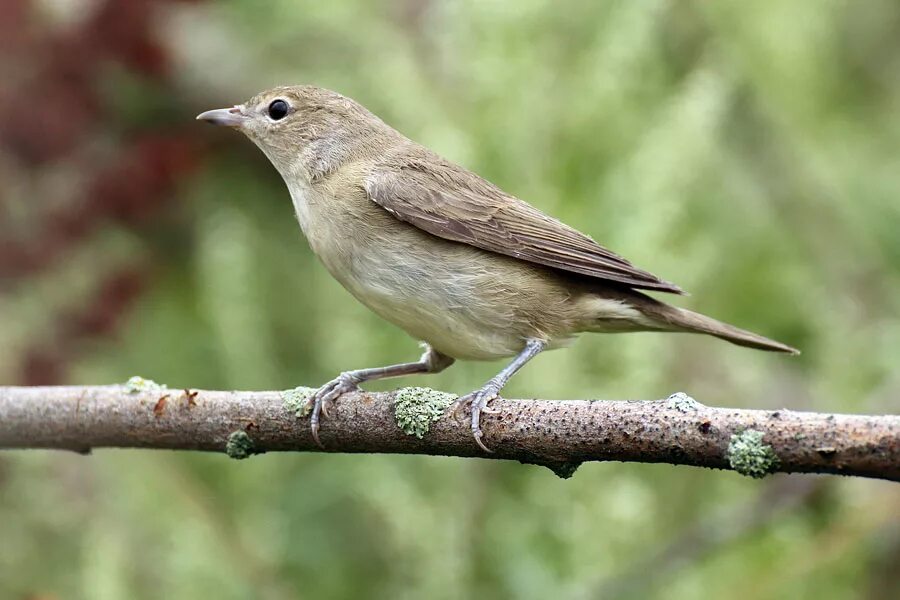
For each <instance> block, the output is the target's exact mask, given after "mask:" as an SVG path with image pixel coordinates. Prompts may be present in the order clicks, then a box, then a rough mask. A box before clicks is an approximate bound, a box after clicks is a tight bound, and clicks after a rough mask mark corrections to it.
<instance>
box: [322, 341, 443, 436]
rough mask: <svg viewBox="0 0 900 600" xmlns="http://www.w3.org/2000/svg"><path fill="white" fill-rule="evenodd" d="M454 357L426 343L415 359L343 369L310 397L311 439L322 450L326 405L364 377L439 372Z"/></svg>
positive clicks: (374, 377)
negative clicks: (321, 424) (366, 367)
mask: <svg viewBox="0 0 900 600" xmlns="http://www.w3.org/2000/svg"><path fill="white" fill-rule="evenodd" d="M453 362H454V359H453V358H451V357H449V356H446V355H444V354H441V353H440V352H438V351H437V350H435V349H434V348H432V347H431V346H429V345H427V344H426V345H425V353H424V354H422V358H420V359H419V360H418V361H416V362H410V363H402V364H399V365H390V366H387V367H375V368H373V369H357V370H356V371H344V372H343V373H341V374H340V375H338V376H337V377H335V378H334V379H332V380H331V381H329V382H328V383H326V384H325V385H323V386H322V387H320V388H319V389H318V390H316V393H315V394H313V395H312V397H310V399H309V402H308V406H309V407H310V408H311V413H310V417H309V426H310V429H311V430H312V435H313V439H314V440H316V444H318V445H319V447H320V448H322V449H323V450H324V449H325V447H324V446H323V445H322V442H320V441H319V419H320V414H324V415H325V416H326V417H327V416H328V405H329V404H331V403H332V402H334V401H335V400H337V399H338V398H339V397H340V396H341V395H342V394H344V393H346V392H353V391H356V390H358V389H359V384H360V383H363V382H364V381H374V380H375V379H386V378H388V377H400V376H402V375H414V374H416V373H439V372H440V371H443V370H444V369H446V368H447V367H449V366H450V365H452V364H453Z"/></svg>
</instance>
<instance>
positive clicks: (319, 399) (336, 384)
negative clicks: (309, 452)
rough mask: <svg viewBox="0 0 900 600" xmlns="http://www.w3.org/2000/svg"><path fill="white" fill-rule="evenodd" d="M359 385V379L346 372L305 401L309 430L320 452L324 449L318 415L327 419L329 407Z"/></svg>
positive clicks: (357, 389) (356, 389) (355, 389)
mask: <svg viewBox="0 0 900 600" xmlns="http://www.w3.org/2000/svg"><path fill="white" fill-rule="evenodd" d="M359 383H360V381H359V378H357V377H356V376H354V374H353V373H351V372H349V371H346V372H344V373H341V374H340V375H338V376H337V377H335V378H334V379H332V380H331V381H329V382H328V383H326V384H325V385H323V386H322V387H320V388H319V389H318V390H316V393H315V394H313V395H312V396H310V398H309V400H308V401H307V406H308V407H309V408H310V415H309V428H310V430H311V431H312V436H313V439H314V440H315V441H316V445H318V446H319V448H321V449H322V450H324V449H325V446H323V445H322V442H321V441H319V419H320V415H324V416H325V417H328V409H329V407H330V406H331V405H332V404H333V403H334V402H335V401H336V400H337V399H338V398H340V397H341V396H342V395H344V394H346V393H347V392H356V391H359Z"/></svg>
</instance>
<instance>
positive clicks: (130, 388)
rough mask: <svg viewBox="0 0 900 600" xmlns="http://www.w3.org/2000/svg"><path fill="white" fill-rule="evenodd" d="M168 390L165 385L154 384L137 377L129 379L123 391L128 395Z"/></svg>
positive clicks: (149, 380) (150, 380)
mask: <svg viewBox="0 0 900 600" xmlns="http://www.w3.org/2000/svg"><path fill="white" fill-rule="evenodd" d="M166 389H168V388H167V387H166V386H165V384H161V383H156V382H155V381H153V380H152V379H144V378H143V377H140V376H138V375H135V376H134V377H131V378H129V379H128V381H126V382H125V391H126V392H127V393H129V394H139V393H141V392H159V391H163V390H166Z"/></svg>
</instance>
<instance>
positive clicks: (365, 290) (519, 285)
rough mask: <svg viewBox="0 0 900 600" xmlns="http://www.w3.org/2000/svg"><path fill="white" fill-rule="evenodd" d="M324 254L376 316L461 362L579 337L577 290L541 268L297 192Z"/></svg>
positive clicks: (303, 217)
mask: <svg viewBox="0 0 900 600" xmlns="http://www.w3.org/2000/svg"><path fill="white" fill-rule="evenodd" d="M292 195H293V196H294V203H295V206H296V208H297V215H298V218H299V220H300V222H301V225H302V226H303V230H304V232H305V233H306V235H307V238H308V240H309V242H310V246H311V247H312V249H313V251H314V252H315V253H316V254H317V255H318V257H319V259H320V260H321V261H322V263H323V264H324V265H325V267H326V268H327V269H328V271H329V272H330V273H331V275H332V276H333V277H334V278H335V279H337V280H338V281H339V282H340V283H341V285H343V286H344V287H345V288H346V289H347V290H348V291H349V292H350V293H351V294H353V296H355V297H356V299H357V300H359V301H360V302H362V303H363V304H364V305H366V306H367V307H368V308H369V309H371V310H372V311H373V312H375V313H376V314H378V315H379V316H381V317H382V318H384V319H386V320H387V321H389V322H391V323H393V324H395V325H397V326H398V327H400V328H402V329H403V330H405V331H406V332H407V333H409V334H410V335H411V336H413V337H414V338H416V339H419V340H422V341H425V342H427V343H429V344H430V345H431V346H432V347H434V348H435V349H436V350H438V351H439V352H442V353H444V354H446V355H448V356H452V357H454V358H460V359H472V360H492V359H497V358H502V357H506V356H512V355H514V354H517V353H518V352H519V351H521V349H522V348H523V347H524V345H525V341H526V340H527V339H528V338H530V337H540V338H542V339H546V340H547V341H548V342H550V344H551V346H556V345H564V344H565V342H566V341H567V340H568V339H570V338H571V334H572V331H570V329H571V328H570V327H569V325H570V324H569V323H567V322H565V321H566V319H565V317H564V314H565V312H566V311H567V310H571V303H570V298H569V293H568V292H567V291H566V290H565V289H564V286H562V285H560V283H559V281H557V280H556V279H554V278H553V277H550V276H549V275H547V274H546V273H544V272H543V271H541V270H540V269H536V268H535V267H533V266H528V265H526V264H525V263H522V262H520V261H517V260H515V259H511V258H507V257H503V256H499V255H496V254H493V253H490V252H486V251H483V250H479V249H477V248H474V247H471V246H467V245H465V244H458V243H455V242H449V241H446V240H442V239H440V238H437V237H434V236H432V235H430V234H427V233H424V232H422V231H421V230H419V229H416V228H415V227H413V226H411V225H408V224H406V223H402V222H400V221H397V220H396V219H395V218H394V217H393V216H391V215H389V214H388V213H387V212H385V211H384V210H382V209H381V208H379V207H377V206H375V205H374V204H373V203H371V202H370V201H368V200H367V199H366V200H364V203H362V204H357V205H352V206H351V208H352V211H351V210H348V208H347V207H348V205H347V204H346V203H343V205H342V204H341V203H338V202H335V201H331V202H328V201H319V202H316V203H312V204H309V203H307V202H306V199H305V198H304V197H303V195H302V194H301V193H299V192H298V191H297V190H292Z"/></svg>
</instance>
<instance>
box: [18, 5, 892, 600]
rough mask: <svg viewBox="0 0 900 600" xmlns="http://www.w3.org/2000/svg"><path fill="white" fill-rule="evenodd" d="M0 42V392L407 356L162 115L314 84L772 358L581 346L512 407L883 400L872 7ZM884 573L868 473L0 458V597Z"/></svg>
mask: <svg viewBox="0 0 900 600" xmlns="http://www.w3.org/2000/svg"><path fill="white" fill-rule="evenodd" d="M0 40H2V41H0V74H2V77H0V80H2V84H0V384H45V383H82V384H88V383H110V382H124V381H125V380H126V379H127V378H128V377H129V376H131V375H135V374H140V375H143V376H145V377H151V378H153V379H155V380H157V381H161V382H165V383H167V384H169V385H170V386H173V387H178V388H181V387H185V386H191V387H207V388H246V389H281V388H288V387H293V386H295V385H300V384H305V385H317V384H319V383H322V382H324V381H326V380H328V379H330V378H331V377H333V376H334V375H335V374H336V373H338V372H339V371H341V370H344V369H349V368H358V367H367V366H376V365H382V364H387V363H392V362H398V361H406V360H410V359H412V358H414V357H416V356H418V349H417V348H416V345H415V342H414V340H411V339H409V338H408V337H407V336H406V335H405V334H404V333H403V332H401V331H399V330H397V329H395V328H394V327H392V326H390V325H388V324H387V323H384V322H382V321H380V320H379V319H378V318H377V317H376V316H374V315H373V314H370V313H369V312H368V311H367V310H366V309H365V308H363V307H362V306H361V305H359V304H357V303H356V302H355V301H354V300H353V299H352V298H351V297H350V296H349V294H347V293H345V292H344V291H343V289H341V288H340V286H339V285H338V284H337V283H336V282H334V281H332V280H331V278H330V277H329V276H328V274H327V273H326V272H325V270H324V269H323V268H321V266H320V265H319V264H318V263H317V261H316V259H315V257H314V256H312V254H311V253H310V251H309V250H308V248H307V246H306V243H305V241H304V240H303V238H302V235H301V233H300V230H299V227H298V226H297V224H296V222H295V220H294V218H293V215H292V208H291V204H290V201H289V197H288V194H287V191H286V189H285V187H284V185H283V183H282V182H281V181H280V179H279V177H278V175H277V173H276V172H275V170H274V169H273V168H272V167H271V166H270V165H269V164H268V163H267V161H266V160H265V158H264V157H263V156H262V154H261V153H259V152H258V151H257V150H256V149H255V148H254V147H253V146H252V144H251V143H250V142H249V141H247V140H245V139H243V138H242V137H241V136H239V135H237V134H235V133H234V132H230V131H221V130H218V129H216V128H211V127H205V126H202V125H201V124H198V123H195V122H194V121H193V118H194V116H195V115H196V114H197V113H198V112H200V111H201V110H205V109H207V108H214V107H220V106H229V105H231V104H234V103H238V102H241V101H243V100H245V99H246V98H248V97H249V96H251V95H252V94H254V93H255V92H257V91H259V90H261V89H264V88H268V87H272V86H274V85H279V84H287V83H315V84H318V85H322V86H325V87H330V88H333V89H336V90H338V91H341V92H342V93H345V94H347V95H349V96H351V97H353V98H355V99H357V100H359V101H360V102H362V103H363V104H364V105H366V106H367V107H369V108H370V109H371V110H373V111H374V112H375V113H376V114H378V115H380V116H381V117H383V118H384V119H385V120H386V121H387V122H388V123H390V124H392V125H394V126H395V127H397V128H398V129H399V130H400V131H402V132H404V133H405V134H407V135H408V136H410V137H411V138H413V139H415V140H417V141H419V142H422V143H424V144H425V145H427V146H430V147H432V148H433V149H435V150H437V151H438V152H440V153H442V154H444V155H445V156H447V157H449V158H451V159H453V160H455V161H457V162H460V163H462V164H463V165H465V166H467V167H469V168H471V169H473V170H475V171H477V172H478V173H480V174H482V175H483V176H485V177H487V178H488V179H490V180H492V181H494V182H495V183H497V184H498V185H500V186H501V187H503V188H504V189H506V190H507V191H509V192H511V193H513V194H516V195H518V196H520V197H522V198H524V199H526V200H528V201H529V202H531V203H533V204H535V205H536V206H538V207H540V208H542V209H544V210H546V211H548V212H550V213H551V214H553V215H555V216H557V217H559V218H561V219H563V220H564V221H566V222H568V223H570V224H572V225H574V226H576V227H578V228H579V229H581V230H583V231H585V232H587V233H589V234H590V235H592V236H593V237H595V238H596V239H597V240H599V241H601V242H602V243H603V244H605V245H607V246H609V247H610V248H612V249H614V250H616V251H618V252H620V253H621V254H623V255H625V256H626V257H628V258H630V259H631V260H632V261H633V262H635V263H636V264H637V265H639V266H641V267H643V268H646V269H649V270H651V271H652V272H654V273H656V274H658V275H660V276H661V277H663V278H665V279H668V280H671V281H674V282H677V283H678V284H680V285H682V286H683V287H684V288H685V289H687V290H689V291H690V292H691V293H692V295H691V296H690V297H687V298H684V299H681V300H679V301H678V302H679V303H680V304H681V305H682V306H687V307H690V308H692V309H695V310H699V311H702V312H705V313H708V314H710V315H712V316H715V317H718V318H721V319H724V320H727V321H729V322H733V323H735V324H737V325H739V326H741V327H745V328H748V329H752V330H754V331H758V332H760V333H762V334H765V335H767V336H771V337H773V338H775V339H778V340H781V341H784V342H786V343H789V344H791V345H794V346H797V347H799V348H801V349H802V350H803V355H802V356H800V357H798V358H795V359H792V358H786V357H783V356H777V355H771V354H765V353H758V352H753V351H750V350H747V349H742V348H737V347H734V346H730V345H727V344H724V343H722V342H719V341H717V340H712V339H705V338H699V337H690V336H674V335H671V336H665V335H654V334H636V335H630V336H606V337H604V336H586V337H584V338H583V339H581V340H580V341H579V342H578V344H577V345H576V346H575V347H574V348H571V349H569V350H564V351H559V352H553V353H548V354H546V355H542V356H540V357H539V358H537V359H536V360H535V361H534V362H533V363H532V364H530V365H529V366H528V368H526V369H525V370H524V371H522V373H521V374H520V375H518V376H517V377H516V378H514V379H513V381H512V383H511V384H510V386H509V387H508V388H507V390H506V395H507V396H509V397H522V396H527V397H545V398H623V399H624V398H660V397H665V396H666V395H668V394H670V393H672V392H675V391H679V390H684V391H686V392H688V393H690V394H692V395H693V396H694V397H696V398H697V399H698V400H700V401H702V402H704V403H707V404H713V405H721V406H740V407H755V408H779V407H789V408H792V409H808V410H820V411H826V410H827V411H844V412H874V413H896V412H898V409H900V400H898V399H900V371H898V369H897V363H898V359H900V320H898V318H897V315H898V314H900V198H898V192H900V3H898V2H896V0H869V1H867V2H849V1H838V0H803V1H801V0H796V1H791V2H784V1H783V0H759V1H756V2H739V1H737V0H734V1H717V2H702V1H696V2H671V1H670V2H666V1H661V0H656V1H650V0H645V1H640V2H628V1H624V0H621V1H615V2H613V1H603V2H566V3H561V2H554V1H552V0H519V1H516V0H508V1H500V0H490V1H485V2H477V1H475V0H471V1H465V2H464V1H449V0H448V1H441V0H394V1H391V2H368V1H365V0H354V1H346V0H332V1H331V2H314V1H294V0H276V1H270V2H265V3H262V2H253V1H251V0H228V1H224V2H212V1H207V2H200V1H194V2H184V1H175V0H167V1H159V2H148V1H141V2H137V1H136V2H124V1H121V2H119V1H116V0H65V1H62V0H40V1H37V0H4V2H3V3H2V4H0ZM498 367H499V365H498V364H475V363H458V364H457V365H455V366H454V367H453V368H451V369H450V370H448V371H446V372H444V373H442V374H440V375H436V376H431V377H428V378H425V377H419V378H406V379H403V380H397V381H390V382H382V383H379V384H375V385H372V386H371V387H370V389H386V388H390V387H393V386H400V385H430V386H434V387H436V388H439V389H445V390H448V391H453V392H456V393H463V392H467V391H470V390H471V389H473V388H475V387H477V386H479V385H481V383H482V382H483V381H484V380H485V379H486V378H488V377H489V376H491V375H492V374H493V373H494V372H495V371H496V370H497V369H498ZM898 565H900V488H898V486H897V485H896V484H888V483H884V482H874V481H865V480H851V479H840V478H834V477H831V478H825V477H815V476H794V477H786V476H775V477H771V478H769V479H767V480H764V481H762V482H760V481H752V480H748V479H744V478H741V477H740V476H738V475H736V474H734V473H729V472H713V471H706V470H700V469H693V468H687V467H671V466H665V465H640V464H613V463H610V464H587V465H584V466H583V467H582V468H581V469H580V470H579V471H578V472H577V473H576V474H575V476H574V477H573V478H572V479H570V480H567V481H563V480H560V479H557V478H556V477H555V476H554V475H553V474H552V473H551V472H550V471H548V470H546V469H542V468H539V467H532V466H524V465H518V464H506V463H501V462H495V461H484V460H463V459H447V458H428V457H409V456H341V455H324V454H310V455H303V454H296V455H265V456H260V457H255V458H253V459H251V460H248V461H243V462H235V461H230V460H229V459H227V458H226V457H224V456H219V455H201V454H188V453H171V452H150V451H111V450H107V451H98V452H96V453H95V454H94V455H93V456H90V457H82V456H76V455H69V454H64V453H53V452H43V451H32V452H7V453H3V454H0V598H32V599H37V598H41V599H45V600H46V599H68V598H75V599H92V600H93V599H99V600H105V599H119V598H137V599H140V598H175V599H179V598H206V597H210V598H235V599H237V598H264V599H281V598H305V597H310V598H359V597H372V598H470V597H481V598H548V597H553V598H606V597H609V598H619V597H621V598H666V599H669V598H675V599H680V598H698V597H728V598H825V599H829V598H835V599H837V598H866V599H869V598H873V599H878V598H885V599H887V598H897V597H900V569H898Z"/></svg>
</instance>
